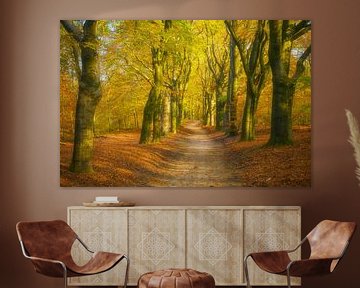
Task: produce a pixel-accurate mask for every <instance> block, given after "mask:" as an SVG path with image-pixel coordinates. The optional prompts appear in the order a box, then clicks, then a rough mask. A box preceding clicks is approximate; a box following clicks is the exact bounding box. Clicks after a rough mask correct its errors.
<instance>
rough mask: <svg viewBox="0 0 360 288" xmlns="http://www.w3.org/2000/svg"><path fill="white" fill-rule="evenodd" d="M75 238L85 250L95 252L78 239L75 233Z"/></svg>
mask: <svg viewBox="0 0 360 288" xmlns="http://www.w3.org/2000/svg"><path fill="white" fill-rule="evenodd" d="M76 240H78V241H79V242H80V243H81V245H82V246H83V247H84V248H85V249H86V250H87V251H89V252H90V253H95V252H94V251H93V250H91V249H90V248H89V247H88V246H87V245H86V244H85V243H84V242H83V241H82V240H81V239H80V237H79V236H78V235H76Z"/></svg>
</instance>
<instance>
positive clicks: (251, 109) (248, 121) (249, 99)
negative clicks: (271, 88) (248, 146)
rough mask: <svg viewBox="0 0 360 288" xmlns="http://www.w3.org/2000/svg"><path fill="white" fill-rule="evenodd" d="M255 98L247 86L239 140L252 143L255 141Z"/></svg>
mask: <svg viewBox="0 0 360 288" xmlns="http://www.w3.org/2000/svg"><path fill="white" fill-rule="evenodd" d="M257 98H258V96H256V95H255V94H254V93H253V92H252V90H251V89H250V88H249V84H248V85H247V89H246V99H245V105H244V111H243V117H242V121H241V135H240V140H242V141H252V140H254V139H255V124H256V123H255V113H256V108H257V107H256V106H257V105H256V99H257Z"/></svg>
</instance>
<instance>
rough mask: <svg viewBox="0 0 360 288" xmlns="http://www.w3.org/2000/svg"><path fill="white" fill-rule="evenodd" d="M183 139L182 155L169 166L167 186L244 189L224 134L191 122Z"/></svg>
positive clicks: (179, 140)
mask: <svg viewBox="0 0 360 288" xmlns="http://www.w3.org/2000/svg"><path fill="white" fill-rule="evenodd" d="M184 128H185V129H184V131H186V133H183V134H182V136H183V137H179V138H177V139H176V151H177V152H178V156H177V157H176V159H172V161H171V163H170V161H169V164H167V167H166V169H167V171H168V172H169V173H166V174H167V175H164V177H163V178H162V179H161V181H162V182H163V184H164V185H166V186H173V187H175V186H176V187H219V186H222V187H224V186H241V182H240V179H238V176H236V175H235V173H234V171H233V170H232V169H231V167H229V166H228V165H229V163H228V161H226V159H225V145H224V143H223V141H222V139H223V135H222V134H220V135H219V133H216V132H210V131H209V130H207V129H205V128H203V127H202V126H201V123H200V122H199V121H191V122H188V123H187V124H186V125H185V127H184Z"/></svg>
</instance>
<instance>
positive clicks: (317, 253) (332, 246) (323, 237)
mask: <svg viewBox="0 0 360 288" xmlns="http://www.w3.org/2000/svg"><path fill="white" fill-rule="evenodd" d="M355 229H356V223H355V222H338V221H331V220H324V221H321V222H320V223H319V224H318V225H317V226H316V227H315V228H314V229H313V230H312V231H311V232H310V233H309V234H308V235H307V236H306V237H307V239H308V241H309V244H310V248H311V254H310V258H311V259H313V258H338V257H341V256H343V254H344V252H345V250H346V248H347V245H348V244H349V242H350V240H351V238H352V236H353V234H354V232H355ZM336 263H337V262H336ZM335 266H336V265H335ZM333 268H335V267H333Z"/></svg>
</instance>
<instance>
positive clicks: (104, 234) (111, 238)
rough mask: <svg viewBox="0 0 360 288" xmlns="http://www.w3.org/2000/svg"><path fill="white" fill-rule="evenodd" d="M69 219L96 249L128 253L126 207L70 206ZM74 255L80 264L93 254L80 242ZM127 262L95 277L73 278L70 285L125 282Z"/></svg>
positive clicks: (82, 236) (82, 237) (84, 240)
mask: <svg viewBox="0 0 360 288" xmlns="http://www.w3.org/2000/svg"><path fill="white" fill-rule="evenodd" d="M68 222H69V225H70V226H71V227H72V228H73V230H74V231H75V232H76V233H77V234H78V235H79V237H80V239H81V240H83V242H84V243H85V244H86V245H87V246H88V247H89V248H90V249H91V250H93V251H106V252H115V253H125V254H126V253H127V238H128V235H127V213H126V210H125V209H101V208H99V209H81V208H79V209H76V208H74V209H69V210H68ZM72 255H73V257H74V260H75V261H76V263H80V264H84V263H86V262H87V261H88V259H89V253H88V252H87V251H86V250H85V249H83V247H82V246H81V244H79V242H78V241H76V242H75V244H74V246H73V249H72ZM125 267H126V264H125V261H121V262H120V263H119V264H118V265H117V266H115V267H114V268H113V269H111V270H109V271H108V272H105V273H100V274H97V275H93V276H85V277H72V278H69V280H68V281H69V285H89V286H90V285H92V286H94V285H96V286H98V285H99V286H105V285H116V286H120V285H122V284H123V281H124V275H125Z"/></svg>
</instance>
